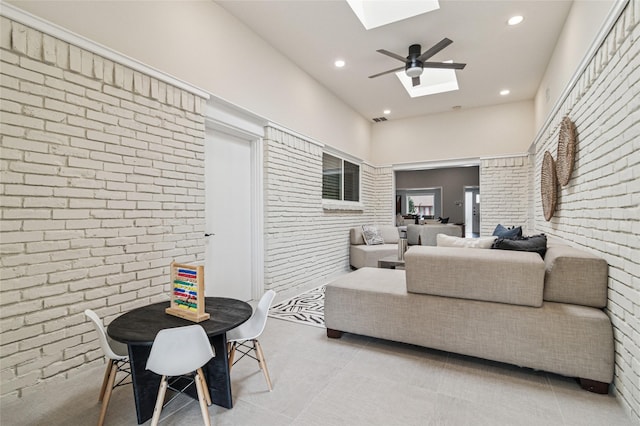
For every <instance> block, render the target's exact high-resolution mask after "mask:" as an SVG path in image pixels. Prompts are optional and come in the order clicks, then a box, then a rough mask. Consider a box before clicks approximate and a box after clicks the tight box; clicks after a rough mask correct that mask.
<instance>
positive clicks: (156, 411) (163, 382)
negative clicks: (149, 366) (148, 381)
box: [151, 376, 167, 426]
mask: <svg viewBox="0 0 640 426" xmlns="http://www.w3.org/2000/svg"><path fill="white" fill-rule="evenodd" d="M166 393H167V376H162V379H160V389H159V390H158V399H156V406H155V407H154V408H153V417H152V418H151V426H158V422H159V421H160V412H161V411H162V405H163V404H164V395H165V394H166Z"/></svg>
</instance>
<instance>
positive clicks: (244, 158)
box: [204, 129, 253, 301]
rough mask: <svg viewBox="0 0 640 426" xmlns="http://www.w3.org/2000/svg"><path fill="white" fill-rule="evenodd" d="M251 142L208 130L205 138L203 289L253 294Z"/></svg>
mask: <svg viewBox="0 0 640 426" xmlns="http://www.w3.org/2000/svg"><path fill="white" fill-rule="evenodd" d="M251 152H252V150H251V141H249V140H245V139H241V138H239V137H236V136H232V135H229V134H226V133H222V132H220V131H215V130H212V129H208V130H207V133H206V142H205V180H206V183H205V197H206V200H205V209H206V211H205V215H206V220H205V222H206V232H207V233H210V234H212V235H211V236H209V237H207V245H206V251H205V259H206V260H205V273H204V276H205V294H206V295H207V296H217V297H231V298H234V299H240V300H245V301H246V300H250V299H251V297H252V294H251V293H252V264H253V263H252V250H251V241H252V206H251V194H252V188H251V186H252V182H253V180H252V176H253V175H252V166H251V165H252V162H251Z"/></svg>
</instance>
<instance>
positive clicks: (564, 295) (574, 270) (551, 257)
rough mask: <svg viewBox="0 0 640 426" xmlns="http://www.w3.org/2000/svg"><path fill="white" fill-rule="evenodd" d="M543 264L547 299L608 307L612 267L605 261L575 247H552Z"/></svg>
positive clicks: (559, 245)
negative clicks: (610, 269)
mask: <svg viewBox="0 0 640 426" xmlns="http://www.w3.org/2000/svg"><path fill="white" fill-rule="evenodd" d="M544 263H545V268H546V273H545V281H544V300H547V301H549V302H560V303H571V304H574V305H584V306H593V307H594V308H604V307H605V306H607V282H608V275H609V265H608V264H607V262H606V261H605V260H604V259H602V258H600V257H597V256H595V255H593V254H591V253H588V252H586V251H583V250H580V249H577V248H575V247H570V246H567V245H561V244H550V245H549V247H548V248H547V253H546V254H545V256H544Z"/></svg>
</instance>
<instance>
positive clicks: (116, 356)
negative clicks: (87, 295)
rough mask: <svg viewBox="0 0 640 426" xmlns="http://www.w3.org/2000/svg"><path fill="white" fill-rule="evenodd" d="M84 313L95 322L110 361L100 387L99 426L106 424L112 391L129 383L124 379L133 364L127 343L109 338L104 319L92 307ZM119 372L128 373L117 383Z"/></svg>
mask: <svg viewBox="0 0 640 426" xmlns="http://www.w3.org/2000/svg"><path fill="white" fill-rule="evenodd" d="M84 314H85V315H86V316H87V317H89V319H90V320H91V321H92V322H93V325H94V327H95V329H96V332H97V333H98V341H99V342H100V347H101V348H102V352H104V355H105V356H106V357H107V359H108V360H109V362H108V363H107V369H106V371H105V372H104V379H103V380H102V388H101V389H100V396H99V397H98V401H101V402H102V409H101V410H100V418H99V419H98V426H102V425H103V424H104V419H105V416H106V414H107V407H108V406H109V400H110V399H111V392H112V391H113V389H115V388H116V387H118V386H121V385H125V384H128V383H129V382H127V383H124V381H125V380H126V379H127V377H129V376H130V375H131V366H130V365H129V354H128V350H127V345H125V344H123V343H120V342H116V341H115V340H113V339H111V338H109V336H107V333H106V332H105V329H104V326H103V324H102V320H101V319H100V318H99V317H98V315H97V314H96V313H95V312H94V311H92V310H91V309H86V310H85V311H84ZM118 372H123V373H126V375H125V376H124V377H123V378H122V379H120V380H119V381H118V383H116V382H115V381H116V375H117V374H118Z"/></svg>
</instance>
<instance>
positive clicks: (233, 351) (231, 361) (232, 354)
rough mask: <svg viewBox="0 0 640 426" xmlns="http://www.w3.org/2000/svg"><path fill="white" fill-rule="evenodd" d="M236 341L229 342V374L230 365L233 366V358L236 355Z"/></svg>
mask: <svg viewBox="0 0 640 426" xmlns="http://www.w3.org/2000/svg"><path fill="white" fill-rule="evenodd" d="M237 344H238V343H236V342H233V343H231V349H229V374H231V367H233V359H234V358H235V356H236V345H237Z"/></svg>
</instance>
